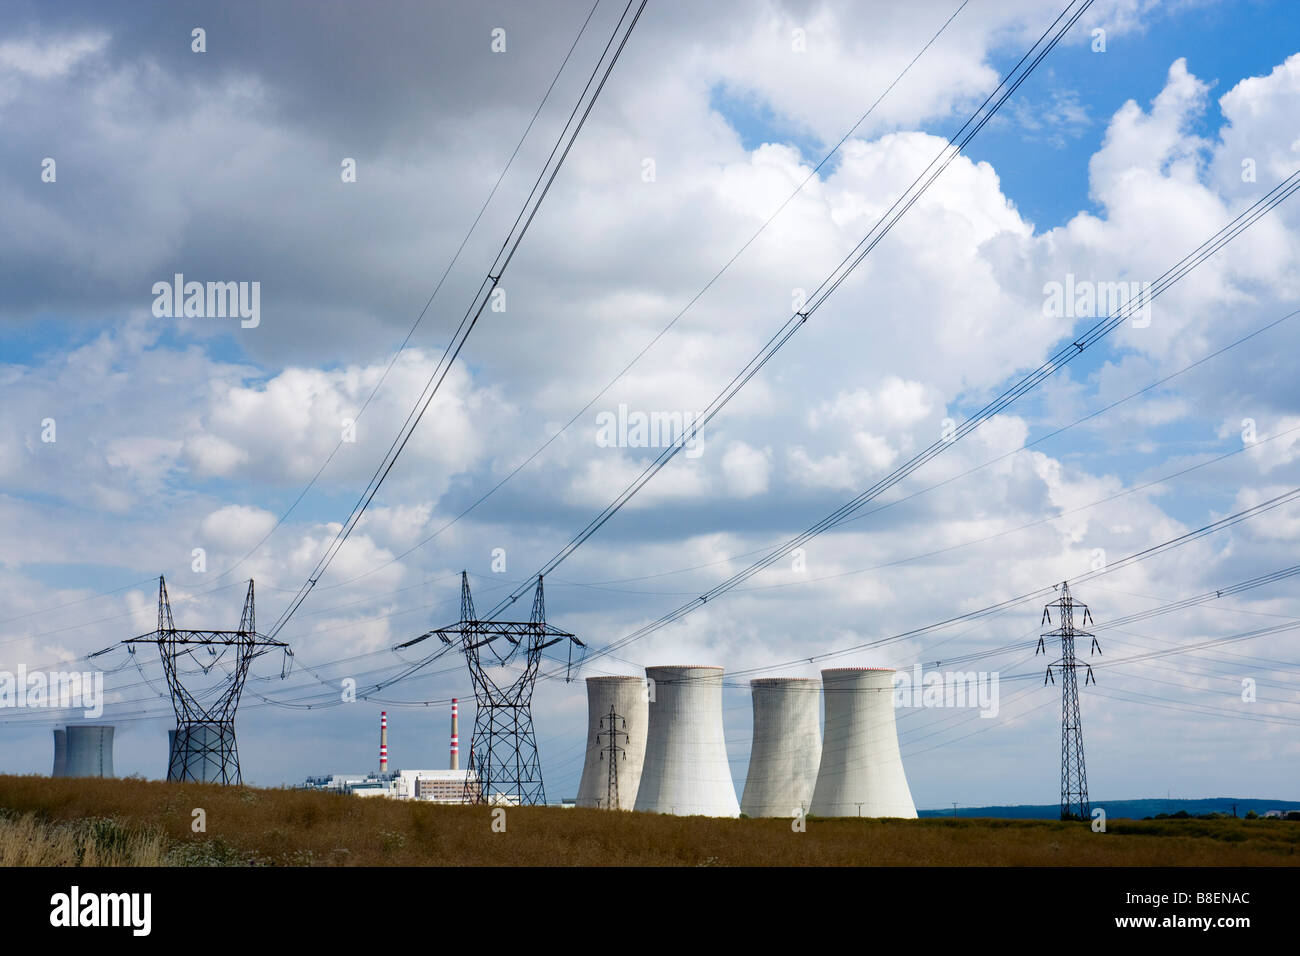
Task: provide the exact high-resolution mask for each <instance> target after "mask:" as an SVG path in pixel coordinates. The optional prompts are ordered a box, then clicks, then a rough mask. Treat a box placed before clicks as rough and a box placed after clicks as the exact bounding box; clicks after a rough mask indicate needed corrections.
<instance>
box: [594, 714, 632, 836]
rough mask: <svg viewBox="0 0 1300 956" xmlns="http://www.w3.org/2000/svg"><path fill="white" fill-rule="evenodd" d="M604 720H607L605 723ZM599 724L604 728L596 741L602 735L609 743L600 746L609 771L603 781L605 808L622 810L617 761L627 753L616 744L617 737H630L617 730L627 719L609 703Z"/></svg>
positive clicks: (625, 723) (597, 739)
mask: <svg viewBox="0 0 1300 956" xmlns="http://www.w3.org/2000/svg"><path fill="white" fill-rule="evenodd" d="M606 721H609V723H608V724H606ZM600 726H601V727H602V728H605V729H603V730H601V731H600V733H598V734H596V742H597V743H599V742H600V739H601V738H602V737H608V738H609V743H607V744H606V745H605V746H604V747H602V748H600V759H601V760H604V761H605V766H606V768H607V769H608V771H609V776H608V779H607V780H606V781H605V809H606V810H622V809H623V805H622V803H621V802H620V801H619V799H618V761H619V758H620V757H622V756H623V755H624V754H626V753H627V751H625V750H624V749H623V748H622V747H620V746H619V745H618V738H619V737H622V738H623V739H624V740H628V739H630V738H629V737H628V735H627V733H626V732H625V731H622V730H618V729H617V728H619V727H626V726H627V721H626V720H624V719H623V718H622V717H620V716H619V715H618V713H617V712H616V711H615V710H614V705H613V704H610V705H609V713H608V714H606V715H605V716H604V717H602V718H600Z"/></svg>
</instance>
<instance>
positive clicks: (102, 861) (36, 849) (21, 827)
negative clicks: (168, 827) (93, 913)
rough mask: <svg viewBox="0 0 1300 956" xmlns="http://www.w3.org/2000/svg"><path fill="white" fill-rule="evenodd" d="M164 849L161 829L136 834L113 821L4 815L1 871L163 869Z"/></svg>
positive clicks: (0, 828)
mask: <svg viewBox="0 0 1300 956" xmlns="http://www.w3.org/2000/svg"><path fill="white" fill-rule="evenodd" d="M165 846H166V839H165V838H164V837H163V835H162V833H161V832H160V831H158V830H156V829H145V830H132V829H129V828H124V827H122V826H119V825H118V824H117V822H116V821H114V820H110V819H104V818H92V819H87V820H78V821H75V822H63V823H47V822H43V821H41V820H39V819H38V818H37V816H36V814H34V813H26V814H23V815H22V816H20V817H19V816H0V866H160V865H162V863H163V862H164V849H165Z"/></svg>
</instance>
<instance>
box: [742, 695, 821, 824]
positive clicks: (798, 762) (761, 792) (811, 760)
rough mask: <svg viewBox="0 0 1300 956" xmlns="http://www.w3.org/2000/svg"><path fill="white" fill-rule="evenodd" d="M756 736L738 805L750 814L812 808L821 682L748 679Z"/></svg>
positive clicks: (770, 814)
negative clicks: (743, 789) (742, 793)
mask: <svg viewBox="0 0 1300 956" xmlns="http://www.w3.org/2000/svg"><path fill="white" fill-rule="evenodd" d="M749 687H750V694H751V696H752V698H753V704H754V736H753V741H752V743H751V744H750V751H749V772H748V773H747V774H746V776H745V791H744V795H743V796H742V797H741V800H740V809H741V812H743V813H744V814H745V815H746V816H750V817H789V816H794V815H795V814H797V813H800V812H803V813H806V812H808V808H809V806H810V805H811V803H812V795H813V787H814V786H815V785H816V783H817V768H818V766H819V764H820V763H821V756H822V731H821V697H822V694H821V682H820V681H818V680H817V679H816V678H810V677H770V678H762V679H759V680H753V681H750V682H749Z"/></svg>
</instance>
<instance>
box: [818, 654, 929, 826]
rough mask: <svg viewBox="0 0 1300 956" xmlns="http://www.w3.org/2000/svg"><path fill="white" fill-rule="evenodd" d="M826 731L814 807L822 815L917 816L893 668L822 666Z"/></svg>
mask: <svg viewBox="0 0 1300 956" xmlns="http://www.w3.org/2000/svg"><path fill="white" fill-rule="evenodd" d="M822 688H823V689H824V691H825V694H826V734H825V738H824V740H823V741H822V760H821V766H820V768H819V769H818V771H817V786H816V788H815V789H814V790H813V798H812V809H811V810H810V811H809V812H810V813H812V814H813V815H815V816H819V817H854V816H863V817H912V818H915V817H916V804H914V803H913V802H912V791H911V790H909V789H908V786H907V777H906V776H905V775H904V773H903V758H902V755H901V754H900V753H899V752H898V728H897V727H896V726H895V724H894V671H893V669H892V668H885V667H836V668H831V669H829V670H824V671H822Z"/></svg>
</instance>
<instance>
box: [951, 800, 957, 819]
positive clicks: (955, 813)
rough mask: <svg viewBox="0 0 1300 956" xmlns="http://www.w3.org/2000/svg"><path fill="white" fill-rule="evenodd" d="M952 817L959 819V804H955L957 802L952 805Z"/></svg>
mask: <svg viewBox="0 0 1300 956" xmlns="http://www.w3.org/2000/svg"><path fill="white" fill-rule="evenodd" d="M952 818H953V819H954V820H956V819H957V804H955V803H954V804H953V805H952Z"/></svg>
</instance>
